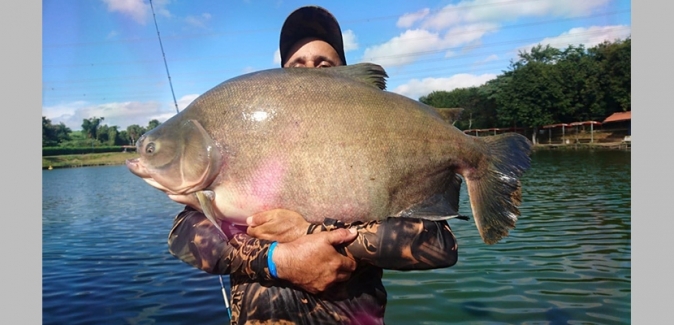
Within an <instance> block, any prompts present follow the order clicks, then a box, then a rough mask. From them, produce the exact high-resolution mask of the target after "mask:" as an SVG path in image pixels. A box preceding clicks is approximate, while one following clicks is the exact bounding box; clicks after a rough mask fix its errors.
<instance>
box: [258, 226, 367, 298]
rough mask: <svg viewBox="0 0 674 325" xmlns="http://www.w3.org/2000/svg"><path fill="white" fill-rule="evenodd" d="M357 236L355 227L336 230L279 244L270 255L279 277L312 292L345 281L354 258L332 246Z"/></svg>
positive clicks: (350, 271)
mask: <svg viewBox="0 0 674 325" xmlns="http://www.w3.org/2000/svg"><path fill="white" fill-rule="evenodd" d="M249 229H250V228H249ZM357 236H358V233H357V232H356V231H355V229H351V230H348V229H336V230H333V231H325V232H320V233H317V234H312V235H306V236H302V237H300V238H298V239H296V240H294V241H291V242H286V243H279V244H278V246H276V249H275V250H274V254H273V255H272V259H273V260H274V264H276V270H277V275H278V277H279V278H280V279H283V280H287V281H290V282H291V283H293V284H294V285H296V286H298V287H300V288H302V289H304V290H305V291H308V292H310V293H314V294H315V293H319V292H321V291H325V289H327V288H328V287H330V286H331V285H333V284H335V283H337V282H342V281H346V280H348V279H349V277H351V273H352V272H353V271H354V270H355V269H356V261H355V260H354V259H353V258H351V257H346V256H344V255H342V254H340V253H339V252H337V250H336V249H335V246H336V245H341V244H345V243H350V242H351V241H353V240H354V239H356V237H357Z"/></svg>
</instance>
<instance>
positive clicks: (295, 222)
mask: <svg viewBox="0 0 674 325" xmlns="http://www.w3.org/2000/svg"><path fill="white" fill-rule="evenodd" d="M246 222H247V223H248V236H251V237H255V238H258V239H265V240H271V241H277V242H279V243H287V242H291V241H293V240H295V239H298V238H300V237H302V236H304V235H306V233H307V229H308V228H309V223H308V222H306V221H305V220H304V218H303V217H302V216H301V215H300V214H299V213H297V212H294V211H290V210H283V209H276V210H270V211H265V212H260V213H256V214H254V215H252V216H250V217H248V219H247V220H246Z"/></svg>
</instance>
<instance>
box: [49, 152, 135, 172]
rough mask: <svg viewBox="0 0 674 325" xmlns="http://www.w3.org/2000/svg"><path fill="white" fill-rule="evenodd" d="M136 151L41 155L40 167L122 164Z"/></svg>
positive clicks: (133, 156)
mask: <svg viewBox="0 0 674 325" xmlns="http://www.w3.org/2000/svg"><path fill="white" fill-rule="evenodd" d="M136 157H138V154H136V152H134V151H132V152H108V153H92V154H83V155H63V156H46V157H44V156H43V157H42V169H48V168H49V166H51V167H52V168H69V167H85V166H105V165H123V164H124V162H125V161H126V160H127V159H130V158H136Z"/></svg>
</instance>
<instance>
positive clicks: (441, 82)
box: [392, 74, 496, 100]
mask: <svg viewBox="0 0 674 325" xmlns="http://www.w3.org/2000/svg"><path fill="white" fill-rule="evenodd" d="M494 78H496V75H495V74H483V75H479V76H477V75H472V74H456V75H453V76H451V77H449V78H424V79H422V80H419V79H412V80H410V81H408V82H407V83H406V84H402V85H400V86H398V87H396V88H395V89H393V90H392V92H394V93H397V94H400V95H404V96H407V97H409V98H412V99H414V100H418V99H419V97H421V96H425V95H428V94H430V93H431V92H433V91H436V90H444V91H452V90H454V89H457V88H467V87H475V86H480V85H483V84H484V83H485V82H487V81H489V80H491V79H494Z"/></svg>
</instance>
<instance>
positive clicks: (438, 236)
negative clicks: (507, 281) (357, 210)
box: [343, 218, 458, 270]
mask: <svg viewBox="0 0 674 325" xmlns="http://www.w3.org/2000/svg"><path fill="white" fill-rule="evenodd" d="M343 227H355V228H356V229H358V233H359V235H358V238H357V239H356V240H355V241H354V242H352V243H351V244H349V245H348V246H346V251H347V252H348V253H349V254H350V255H353V256H354V257H355V258H356V260H358V261H361V262H363V261H365V262H367V263H370V264H373V265H376V266H378V267H381V268H384V269H391V270H427V269H435V268H443V267H450V266H452V265H454V264H456V261H457V259H458V246H457V243H456V238H455V237H454V233H452V230H451V229H450V227H449V224H447V221H445V220H442V221H429V220H424V219H413V218H388V219H385V220H382V221H371V222H367V223H364V224H356V225H343Z"/></svg>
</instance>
